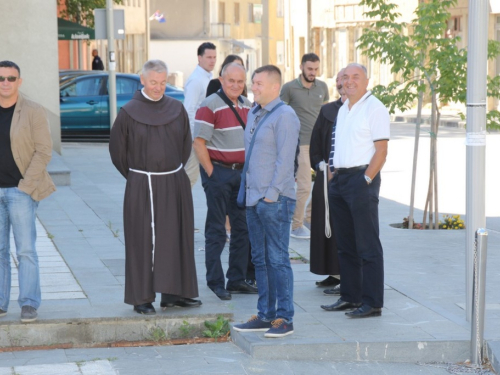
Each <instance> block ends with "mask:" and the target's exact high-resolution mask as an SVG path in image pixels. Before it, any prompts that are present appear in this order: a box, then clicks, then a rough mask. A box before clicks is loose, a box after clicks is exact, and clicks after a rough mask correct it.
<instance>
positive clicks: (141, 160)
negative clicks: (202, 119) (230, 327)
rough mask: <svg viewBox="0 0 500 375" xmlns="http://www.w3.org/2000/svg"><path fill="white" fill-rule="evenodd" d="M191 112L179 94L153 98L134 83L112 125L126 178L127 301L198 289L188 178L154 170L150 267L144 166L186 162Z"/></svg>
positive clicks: (112, 147) (192, 293)
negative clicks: (134, 87) (137, 88)
mask: <svg viewBox="0 0 500 375" xmlns="http://www.w3.org/2000/svg"><path fill="white" fill-rule="evenodd" d="M191 147H192V138H191V131H190V128H189V120H188V115H187V113H186V111H185V110H184V107H183V105H182V103H181V102H179V101H177V100H175V99H172V98H169V97H166V96H164V97H163V98H162V99H161V100H159V101H157V102H154V101H151V100H148V99H146V98H145V97H144V96H143V95H142V93H141V92H140V91H137V92H136V93H135V95H134V97H133V98H132V100H131V101H130V102H128V103H127V104H125V105H124V106H123V107H122V109H121V110H120V112H119V113H118V116H117V117H116V120H115V122H114V124H113V128H112V129H111V136H110V140H109V152H110V154H111V160H112V161H113V164H114V165H115V167H116V168H117V169H118V171H120V173H121V174H122V175H123V176H124V177H125V178H126V179H127V185H126V189H125V199H124V204H123V224H124V231H125V232H124V234H125V303H128V304H130V305H140V304H143V303H146V302H153V301H154V300H155V296H156V293H167V294H172V295H177V296H180V297H184V298H194V297H197V296H198V282H197V278H196V267H195V262H194V214H193V198H192V195H191V184H190V182H189V178H188V176H187V174H186V172H185V170H184V168H182V169H181V170H179V171H178V172H176V173H172V174H168V175H160V176H155V175H153V176H151V180H152V188H153V201H154V214H155V220H154V221H155V228H156V229H155V233H156V241H155V242H156V247H155V254H154V271H152V248H153V245H152V229H151V205H150V197H149V195H150V194H149V185H148V176H147V175H144V174H140V173H137V172H133V171H130V170H129V168H132V169H137V170H141V171H147V172H168V171H173V170H176V169H177V168H178V167H179V166H180V164H181V163H182V164H183V165H186V162H187V160H188V158H189V155H190V153H191Z"/></svg>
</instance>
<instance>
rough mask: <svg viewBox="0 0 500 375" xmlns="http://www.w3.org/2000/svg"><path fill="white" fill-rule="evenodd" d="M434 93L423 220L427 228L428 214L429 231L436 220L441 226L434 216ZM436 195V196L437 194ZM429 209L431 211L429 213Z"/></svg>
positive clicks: (435, 181) (435, 196) (433, 96)
mask: <svg viewBox="0 0 500 375" xmlns="http://www.w3.org/2000/svg"><path fill="white" fill-rule="evenodd" d="M431 91H432V101H431V104H432V107H431V108H432V109H431V131H430V137H431V139H430V163H429V164H430V165H429V185H428V188H427V200H426V203H425V209H424V219H423V227H424V228H425V227H426V218H427V213H428V215H429V229H434V228H435V225H434V220H435V221H436V223H438V224H437V225H438V226H439V221H438V217H437V216H436V217H435V216H434V214H435V212H437V210H436V211H435V210H434V203H436V205H437V175H436V155H437V153H436V149H437V144H436V141H437V139H436V136H437V134H436V133H437V124H436V120H437V119H436V112H437V101H436V94H435V92H434V90H433V89H432V88H431ZM435 193H436V194H435ZM427 209H429V210H428V211H427Z"/></svg>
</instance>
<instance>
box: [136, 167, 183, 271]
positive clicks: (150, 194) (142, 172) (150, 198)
mask: <svg viewBox="0 0 500 375" xmlns="http://www.w3.org/2000/svg"><path fill="white" fill-rule="evenodd" d="M182 167H183V165H182V163H181V165H179V168H177V169H176V170H175V171H170V172H145V171H140V170H138V169H133V168H129V170H130V171H132V172H135V173H140V174H145V175H147V176H148V185H149V202H150V203H151V230H152V233H153V236H152V241H153V263H152V264H153V269H154V265H155V242H156V237H155V209H154V204H153V185H152V184H151V176H163V175H166V174H172V173H175V172H179V171H180V170H181V169H182Z"/></svg>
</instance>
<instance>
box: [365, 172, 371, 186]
mask: <svg viewBox="0 0 500 375" xmlns="http://www.w3.org/2000/svg"><path fill="white" fill-rule="evenodd" d="M365 180H366V183H367V184H368V185H370V184H371V183H372V179H371V178H370V177H368V176H367V175H366V174H365Z"/></svg>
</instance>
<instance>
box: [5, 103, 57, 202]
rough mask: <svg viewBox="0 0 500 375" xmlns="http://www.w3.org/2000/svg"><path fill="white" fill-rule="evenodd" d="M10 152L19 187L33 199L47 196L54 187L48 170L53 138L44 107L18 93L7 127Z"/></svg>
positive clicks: (38, 199)
mask: <svg viewBox="0 0 500 375" xmlns="http://www.w3.org/2000/svg"><path fill="white" fill-rule="evenodd" d="M10 143H11V149H12V155H13V156H14V160H15V162H16V165H17V167H18V168H19V171H20V172H21V174H22V175H23V179H22V180H21V181H19V185H18V188H19V190H21V191H23V192H25V193H26V194H28V195H31V198H33V199H34V200H36V201H41V200H42V199H44V198H46V197H48V196H49V195H50V194H52V193H53V192H54V191H55V190H56V187H55V185H54V183H53V182H52V179H51V178H50V176H49V173H48V172H47V164H49V161H50V159H51V157H52V138H51V137H50V129H49V123H48V121H47V115H46V113H45V109H44V108H43V107H42V106H41V105H39V104H37V103H35V102H32V101H31V100H28V99H26V98H24V97H23V96H22V95H21V94H19V97H18V99H17V103H16V107H15V109H14V115H13V117H12V125H11V127H10Z"/></svg>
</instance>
